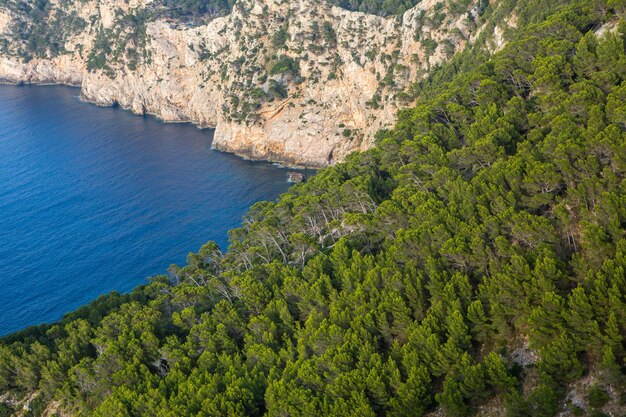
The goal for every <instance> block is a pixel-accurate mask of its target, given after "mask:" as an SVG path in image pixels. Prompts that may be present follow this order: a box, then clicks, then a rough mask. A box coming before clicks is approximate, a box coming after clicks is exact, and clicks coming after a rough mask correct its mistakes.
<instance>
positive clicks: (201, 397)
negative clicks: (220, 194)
mask: <svg viewBox="0 0 626 417" xmlns="http://www.w3.org/2000/svg"><path fill="white" fill-rule="evenodd" d="M560 3H562V4H560ZM541 5H542V8H541V9H537V10H533V8H536V5H535V4H533V2H525V5H524V6H521V7H520V8H518V9H517V13H518V17H519V19H520V21H521V22H523V26H524V27H523V28H521V29H520V30H519V32H518V33H517V35H516V36H515V38H514V40H512V41H511V42H509V43H508V44H507V46H506V47H505V48H504V49H503V50H502V51H500V52H498V53H497V54H495V55H494V56H492V57H490V58H486V57H484V55H483V54H482V53H481V52H480V51H479V50H472V51H468V52H467V53H465V54H463V55H461V56H459V57H458V58H457V59H456V60H454V61H453V62H452V63H451V64H450V65H447V66H444V67H442V68H441V70H440V71H438V72H436V73H435V74H434V75H433V76H432V77H431V78H430V79H429V80H426V81H424V82H422V83H420V84H419V85H417V86H416V87H415V89H414V91H415V92H416V94H417V95H418V97H419V99H418V102H417V105H416V106H415V107H414V108H411V109H408V110H405V111H402V112H400V114H399V115H398V121H397V125H396V127H395V128H394V129H392V130H389V131H385V132H381V133H380V134H379V138H378V145H377V146H376V147H375V148H374V149H371V150H370V151H367V152H365V153H362V154H358V155H353V156H352V157H351V158H349V159H348V161H347V162H345V163H342V164H339V165H337V166H335V167H331V168H328V169H325V170H323V171H321V172H320V173H319V174H318V175H317V176H315V177H314V178H312V179H311V180H310V181H308V182H307V183H305V184H298V185H295V186H294V187H293V188H292V189H291V190H290V191H289V192H288V193H286V194H285V195H284V196H283V197H282V198H281V199H280V200H279V201H278V202H276V203H270V202H265V203H259V204H257V205H255V206H254V207H253V208H252V209H251V211H250V213H249V214H248V216H247V217H246V218H245V219H244V221H243V224H242V227H241V228H239V229H236V230H233V231H232V232H231V242H232V244H231V246H230V248H229V251H228V252H227V253H222V252H221V251H220V250H219V248H217V246H216V245H215V244H213V243H208V244H206V245H205V246H203V247H202V248H201V249H200V251H199V252H198V253H192V254H189V256H188V260H187V261H188V262H187V265H186V266H184V267H177V266H172V267H171V268H170V270H169V271H168V274H167V275H163V276H158V277H154V278H153V279H152V280H151V282H150V284H148V285H146V286H144V287H141V288H138V289H136V290H135V291H133V292H132V293H131V294H128V295H119V294H112V295H109V296H106V297H103V298H101V299H100V300H98V301H96V302H94V303H93V304H91V305H89V306H86V307H84V308H82V309H80V310H78V311H76V312H74V313H72V314H69V315H68V316H66V317H65V318H64V319H63V320H62V321H61V322H60V323H57V324H54V325H50V326H41V327H37V328H31V329H27V330H25V331H23V332H21V333H18V334H15V335H11V336H8V337H6V338H5V339H4V340H3V342H2V343H1V344H0V391H3V392H8V393H11V395H12V396H14V397H19V396H20V395H25V394H27V393H37V397H36V398H38V400H37V401H39V402H40V403H41V404H45V403H47V402H49V401H51V400H58V401H60V402H61V404H62V408H63V409H65V410H68V411H69V412H72V413H75V414H76V415H93V416H140V415H153V416H187V415H188V416H218V415H239V416H257V415H267V416H285V415H291V416H320V415H328V416H344V415H345V416H348V415H356V414H358V415H361V416H382V415H388V416H419V415H423V414H424V413H426V412H428V411H429V410H432V409H434V408H436V407H441V408H442V409H443V410H444V412H445V413H446V414H447V415H450V416H466V415H471V414H473V413H476V412H477V410H481V411H480V413H481V414H485V413H488V412H489V410H496V411H493V412H494V413H495V414H498V415H501V414H500V413H501V410H502V409H506V410H507V413H508V415H509V416H511V417H514V416H552V415H555V414H556V413H557V412H558V411H559V410H563V409H565V410H566V411H568V412H570V413H572V414H574V415H580V414H583V413H585V409H586V412H588V413H589V415H598V416H599V415H603V414H602V413H603V412H605V411H606V410H609V409H610V410H613V412H616V411H615V410H620V409H621V410H622V412H623V410H624V403H625V402H626V384H625V379H624V378H625V371H626V363H625V362H624V359H625V358H626V351H625V343H624V341H625V340H624V337H625V336H626V274H625V270H626V237H625V236H624V228H625V227H626V200H625V197H624V195H625V191H626V189H625V187H626V54H625V42H626V24H625V23H624V21H623V16H624V13H625V12H626V7H625V6H626V5H625V4H624V2H623V1H613V0H609V1H608V2H606V1H603V0H598V1H594V2H589V1H586V0H580V1H576V2H572V1H562V2H559V1H553V2H550V3H546V2H541ZM533 13H536V14H534V15H533ZM538 13H541V18H537V15H538ZM533 16H534V17H533ZM581 378H585V380H586V381H587V382H588V384H587V385H584V384H580V383H579V381H581ZM581 387H584V388H581ZM576 390H579V391H580V390H582V391H581V392H578V391H576ZM572 393H574V394H580V395H569V396H568V394H572ZM572 398H574V399H576V401H571V400H572ZM9 406H10V404H7V405H5V406H4V408H0V413H2V412H9V411H2V410H5V409H6V410H8V407H9ZM40 408H41V407H40Z"/></svg>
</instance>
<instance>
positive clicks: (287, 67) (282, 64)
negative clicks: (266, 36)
mask: <svg viewBox="0 0 626 417" xmlns="http://www.w3.org/2000/svg"><path fill="white" fill-rule="evenodd" d="M298 72H299V65H298V62H296V61H295V60H294V59H293V58H291V57H288V56H287V55H281V56H280V57H278V59H277V60H276V61H275V62H274V63H273V64H272V66H271V68H270V75H281V74H289V75H292V76H296V75H298Z"/></svg>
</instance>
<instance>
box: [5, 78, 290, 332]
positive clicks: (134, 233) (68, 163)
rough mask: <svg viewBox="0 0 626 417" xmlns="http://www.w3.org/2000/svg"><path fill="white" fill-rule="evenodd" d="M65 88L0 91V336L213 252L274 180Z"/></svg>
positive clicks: (274, 188) (267, 168) (190, 134)
mask: <svg viewBox="0 0 626 417" xmlns="http://www.w3.org/2000/svg"><path fill="white" fill-rule="evenodd" d="M77 95H78V90H77V89H73V88H67V87H57V86H47V87H34V86H20V87H17V86H0V334H6V333H9V332H12V331H15V330H18V329H21V328H23V327H25V326H27V325H31V324H38V323H41V322H50V321H53V320H57V319H59V318H60V317H61V316H62V315H63V314H64V313H66V312H68V311H71V310H73V309H75V308H76V307H78V306H80V305H83V304H85V303H87V302H89V301H91V300H93V299H94V298H96V297H97V296H99V295H100V294H103V293H107V292H109V291H112V290H117V291H128V290H130V289H132V288H133V287H134V286H136V285H138V284H141V283H144V282H146V281H145V280H146V277H148V276H150V275H154V274H159V273H163V272H165V270H166V269H167V267H168V266H169V264H170V263H183V262H184V259H185V256H186V254H187V253H188V252H189V251H192V250H197V249H198V248H199V247H200V245H202V244H203V243H205V242H206V241H207V240H215V241H217V242H218V243H219V244H220V246H222V247H225V246H226V242H227V231H228V229H231V228H233V227H236V226H237V225H238V224H239V223H240V220H241V216H242V215H243V214H245V212H246V211H247V209H248V208H249V207H250V206H251V205H252V204H253V203H254V202H256V201H259V200H267V199H270V200H272V199H275V198H276V197H277V196H278V195H279V194H280V193H282V192H284V191H286V190H287V188H288V186H289V185H288V184H287V182H286V172H285V170H283V169H279V168H277V167H275V166H272V165H271V164H268V163H260V162H249V161H244V160H242V159H240V158H237V157H235V156H232V155H228V154H224V153H220V152H216V151H213V150H211V149H210V141H211V135H212V132H211V131H209V130H199V129H197V128H195V127H193V126H191V125H188V124H163V123H160V122H159V121H157V120H155V119H154V118H150V117H139V116H134V115H132V114H129V113H127V112H125V111H123V110H120V109H115V108H97V107H95V106H92V105H89V104H85V103H81V102H80V101H79V100H78V98H77Z"/></svg>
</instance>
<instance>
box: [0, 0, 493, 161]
mask: <svg viewBox="0 0 626 417" xmlns="http://www.w3.org/2000/svg"><path fill="white" fill-rule="evenodd" d="M19 3H20V2H19V0H15V2H14V3H12V2H11V0H4V1H1V0H0V34H1V35H0V41H1V42H0V80H2V81H5V82H12V83H63V84H70V85H76V86H80V87H81V95H82V97H83V98H84V99H85V100H87V101H90V102H93V103H95V104H98V105H105V106H110V105H115V104H119V105H120V106H122V107H124V108H126V109H129V110H131V111H132V112H134V113H137V114H152V115H155V116H157V117H159V118H161V119H163V120H164V121H172V122H179V121H189V122H193V123H195V124H197V125H198V126H201V127H214V128H215V129H216V131H215V137H214V142H213V146H214V147H215V148H217V149H220V150H224V151H228V152H233V153H236V154H239V155H242V156H245V157H247V158H252V159H267V160H272V161H278V162H282V163H286V164H289V165H300V166H308V167H322V166H325V165H329V164H332V163H334V162H337V161H340V160H342V159H344V158H345V156H346V155H347V154H348V153H350V152H352V151H354V150H363V149H366V148H368V147H369V146H371V145H372V143H373V138H374V133H375V132H376V131H378V130H379V129H381V128H385V127H388V126H390V125H391V124H393V122H394V120H395V119H394V118H395V113H396V111H397V109H398V107H400V106H402V105H406V104H409V101H410V99H407V95H406V94H404V93H403V92H404V91H405V89H406V88H407V87H408V86H410V85H411V83H413V82H414V81H415V80H417V79H419V77H421V76H423V75H424V74H427V73H428V70H429V69H431V68H432V67H433V66H435V65H437V64H439V63H441V62H442V61H444V60H446V59H448V58H450V57H451V56H453V54H454V53H455V52H457V51H459V50H461V49H463V48H464V47H465V46H466V45H468V43H469V42H471V40H472V39H473V37H475V36H476V34H477V33H479V31H480V30H481V29H482V27H481V25H482V24H483V21H484V19H481V13H482V12H483V10H481V6H480V4H481V3H485V2H481V1H477V0H471V1H463V2H450V1H448V2H438V1H437V0H423V1H421V2H419V3H418V4H417V6H415V7H414V8H412V9H410V10H408V11H406V12H405V13H404V14H403V15H402V16H399V17H386V18H385V17H378V16H374V15H369V14H364V13H359V12H352V11H347V10H344V9H341V8H338V7H335V6H331V5H330V4H329V3H326V2H324V1H322V0H315V1H311V0H238V1H237V2H236V3H235V5H234V7H233V8H232V11H231V12H230V13H229V14H227V15H225V16H221V17H216V18H212V19H209V18H204V19H201V20H198V19H196V20H194V21H183V20H180V19H174V18H171V17H169V16H167V15H165V14H163V13H160V10H162V8H163V7H164V6H162V5H160V4H156V3H154V2H153V1H152V0H105V1H96V0H87V1H71V0H51V2H50V3H48V4H47V5H46V7H45V9H44V10H43V11H41V13H39V14H35V17H36V18H34V17H33V11H32V10H27V11H24V8H23V7H20V5H19ZM37 19H38V20H37ZM41 27H44V29H41ZM496 41H497V42H501V39H499V40H498V39H496ZM33 51H34V52H33Z"/></svg>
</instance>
